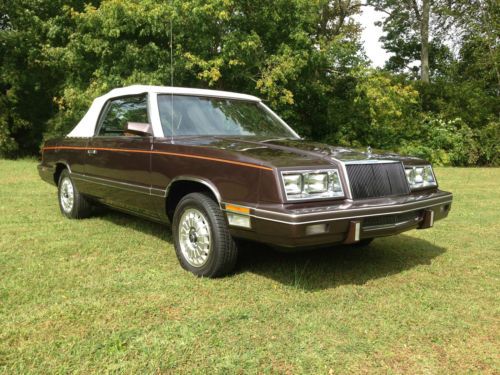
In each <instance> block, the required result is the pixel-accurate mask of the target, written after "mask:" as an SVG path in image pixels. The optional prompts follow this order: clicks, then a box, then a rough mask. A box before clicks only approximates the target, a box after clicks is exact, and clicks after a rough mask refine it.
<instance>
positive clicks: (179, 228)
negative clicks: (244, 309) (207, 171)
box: [172, 193, 238, 277]
mask: <svg viewBox="0 0 500 375" xmlns="http://www.w3.org/2000/svg"><path fill="white" fill-rule="evenodd" d="M172 232H173V236H174V245H175V252H176V254H177V258H178V259H179V262H180V264H181V266H182V267H183V268H184V269H186V270H188V271H191V272H192V273H194V274H195V275H197V276H204V277H220V276H224V275H226V274H228V273H229V272H231V271H232V270H233V268H234V266H235V264H236V259H237V255H238V249H237V247H236V244H235V242H234V240H233V238H232V237H231V234H230V233H229V229H228V227H227V223H226V220H225V218H224V215H223V213H222V211H221V210H220V208H219V206H218V205H217V203H216V202H215V201H214V200H213V199H212V198H211V197H210V196H208V195H206V194H202V193H191V194H188V195H186V196H185V197H184V198H182V199H181V201H180V202H179V204H178V205H177V207H176V209H175V213H174V217H173V220H172Z"/></svg>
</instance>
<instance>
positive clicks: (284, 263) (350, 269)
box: [236, 235, 446, 290]
mask: <svg viewBox="0 0 500 375" xmlns="http://www.w3.org/2000/svg"><path fill="white" fill-rule="evenodd" d="M240 248H241V251H240V257H239V260H238V268H237V271H236V272H237V273H245V272H252V273H255V274H258V275H262V276H265V277H267V278H270V279H273V280H276V281H278V282H280V283H282V284H284V285H288V286H292V287H296V288H299V289H303V290H320V289H329V288H335V287H338V286H341V285H363V284H365V283H367V282H369V281H370V280H376V279H379V278H383V277H387V276H390V275H394V274H398V273H400V272H403V271H406V270H409V269H411V268H414V267H417V266H422V265H429V264H430V263H431V261H432V259H434V258H436V257H438V256H439V255H441V254H443V253H444V252H446V249H445V248H443V247H440V246H437V245H434V244H432V243H430V242H428V241H425V240H422V239H418V238H415V237H411V236H408V235H397V236H393V237H385V238H378V239H375V240H374V241H373V242H372V243H371V245H369V246H366V247H360V248H357V247H349V246H332V247H327V248H321V249H316V250H309V251H304V252H288V253H287V252H278V251H276V250H274V249H272V248H271V247H269V246H265V245H261V244H256V243H250V242H246V243H243V244H242V246H240Z"/></svg>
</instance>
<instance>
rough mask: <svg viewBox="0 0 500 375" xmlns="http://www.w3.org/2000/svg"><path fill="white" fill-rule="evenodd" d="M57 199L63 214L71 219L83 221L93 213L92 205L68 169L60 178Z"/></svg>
mask: <svg viewBox="0 0 500 375" xmlns="http://www.w3.org/2000/svg"><path fill="white" fill-rule="evenodd" d="M57 198H58V201H59V209H60V210H61V213H62V214H63V215H64V216H66V217H67V218H69V219H83V218H86V217H89V216H90V214H91V212H92V205H91V204H90V203H89V201H88V200H87V199H86V198H85V197H84V196H83V195H81V194H80V192H79V191H78V189H77V188H76V186H75V184H74V183H73V180H72V179H71V175H70V174H69V172H68V170H67V169H65V170H63V171H62V172H61V175H60V176H59V182H58V184H57Z"/></svg>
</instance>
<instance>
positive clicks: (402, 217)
mask: <svg viewBox="0 0 500 375" xmlns="http://www.w3.org/2000/svg"><path fill="white" fill-rule="evenodd" d="M419 220H420V214H419V212H418V211H412V212H405V213H403V214H397V215H384V216H374V217H369V218H366V219H364V220H363V229H369V228H372V227H384V226H393V225H398V224H403V223H416V222H418V221H419Z"/></svg>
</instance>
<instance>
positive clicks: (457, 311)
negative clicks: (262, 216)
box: [0, 160, 500, 374]
mask: <svg viewBox="0 0 500 375" xmlns="http://www.w3.org/2000/svg"><path fill="white" fill-rule="evenodd" d="M437 176H438V178H439V181H440V183H441V187H442V188H443V189H444V190H450V191H452V192H453V193H454V203H453V207H452V211H451V213H450V216H449V218H448V219H447V220H444V221H440V222H438V223H436V225H435V227H434V228H433V229H431V230H425V231H411V232H407V233H406V234H403V235H399V236H396V237H390V238H383V239H377V240H375V242H374V243H373V244H372V245H371V246H370V247H368V248H366V249H348V248H342V247H337V248H330V249H324V250H320V251H314V252H308V253H299V254H283V253H276V252H273V251H272V250H271V249H269V248H267V247H265V246H262V245H253V246H247V247H246V248H245V249H244V250H243V252H242V255H241V257H240V259H239V261H238V267H237V272H236V273H235V274H234V275H232V276H230V277H226V278H224V279H217V280H209V279H199V278H196V277H194V276H193V275H191V274H190V273H187V272H185V271H183V270H182V269H181V268H180V266H179V265H178V263H177V259H176V257H175V253H174V249H173V246H172V241H171V235H170V232H169V228H168V227H164V226H161V225H159V224H154V223H149V222H146V221H143V220H141V219H137V218H134V217H131V216H127V215H124V214H120V213H113V212H110V213H105V214H102V215H100V216H99V217H94V218H91V219H87V220H82V221H72V220H68V219H65V218H63V216H62V215H61V214H60V213H59V208H58V206H57V200H56V189H55V187H52V186H50V185H48V184H46V183H43V182H42V181H41V180H40V179H39V178H38V175H37V173H36V162H35V161H31V160H23V161H4V160H0V373H1V372H3V373H9V374H11V373H50V374H54V373H68V372H72V373H81V374H89V373H106V372H113V373H114V372H117V373H122V372H124V373H174V372H175V373H210V374H216V373H285V374H287V373H290V374H296V373H311V374H336V373H370V374H371V373H381V374H386V373H407V374H421V373H425V374H435V373H438V374H439V373H440V374H443V373H450V374H451V373H453V374H458V373H464V372H470V373H479V372H481V373H491V374H495V373H496V374H498V373H499V371H500V360H499V355H500V353H499V332H500V325H499V317H500V316H499V315H500V314H499V306H500V303H499V302H500V298H499V295H500V294H499V283H498V278H499V275H500V272H499V265H500V257H499V250H500V235H499V233H500V169H457V168H439V169H437Z"/></svg>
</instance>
